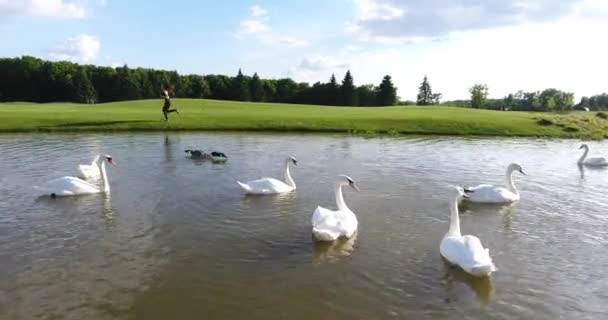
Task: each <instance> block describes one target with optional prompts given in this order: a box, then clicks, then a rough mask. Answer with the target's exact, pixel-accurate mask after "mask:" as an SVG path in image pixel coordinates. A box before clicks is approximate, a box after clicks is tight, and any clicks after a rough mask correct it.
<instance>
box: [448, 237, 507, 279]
mask: <svg viewBox="0 0 608 320" xmlns="http://www.w3.org/2000/svg"><path fill="white" fill-rule="evenodd" d="M440 251H441V255H442V256H443V257H444V258H445V259H446V260H448V261H449V262H450V263H452V264H454V265H457V266H459V267H461V268H462V269H463V270H465V271H467V272H469V273H471V274H473V275H477V276H483V275H487V274H489V273H490V272H493V271H495V270H496V268H495V267H494V263H493V262H492V258H490V251H489V250H488V249H486V248H484V247H483V245H482V244H481V241H480V240H479V238H477V237H475V236H471V235H467V236H463V237H446V238H444V239H443V240H442V241H441V246H440Z"/></svg>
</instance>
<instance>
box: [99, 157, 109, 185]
mask: <svg viewBox="0 0 608 320" xmlns="http://www.w3.org/2000/svg"><path fill="white" fill-rule="evenodd" d="M101 180H102V183H103V192H105V193H110V184H109V183H108V176H107V175H106V163H105V161H102V162H101Z"/></svg>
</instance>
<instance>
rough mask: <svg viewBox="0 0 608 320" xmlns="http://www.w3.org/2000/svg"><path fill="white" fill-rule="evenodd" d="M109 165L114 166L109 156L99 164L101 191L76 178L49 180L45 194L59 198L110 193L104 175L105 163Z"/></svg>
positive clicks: (106, 178) (97, 187)
mask: <svg viewBox="0 0 608 320" xmlns="http://www.w3.org/2000/svg"><path fill="white" fill-rule="evenodd" d="M104 160H105V161H107V162H108V163H109V164H114V162H113V161H112V157H111V156H108V155H106V156H104V158H103V159H102V163H101V180H102V186H103V189H102V188H100V187H99V186H96V185H94V184H92V183H90V182H87V181H84V180H82V179H78V178H76V177H62V178H59V179H55V180H51V181H49V183H48V184H47V188H46V192H47V194H49V195H50V196H51V197H61V196H77V195H83V194H92V193H102V192H103V193H110V184H109V182H108V177H107V175H106V166H105V161H104Z"/></svg>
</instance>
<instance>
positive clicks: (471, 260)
mask: <svg viewBox="0 0 608 320" xmlns="http://www.w3.org/2000/svg"><path fill="white" fill-rule="evenodd" d="M456 191H457V192H458V194H457V195H456V196H455V197H454V200H453V201H452V203H451V206H450V214H451V215H450V229H449V230H448V232H447V233H446V234H445V236H444V237H443V240H441V245H440V246H439V251H440V252H441V256H443V257H444V258H445V259H446V260H447V261H448V262H449V263H450V264H452V265H456V266H458V267H460V268H462V270H464V271H466V272H467V273H469V274H471V275H474V276H477V277H484V276H488V275H490V274H491V273H492V272H494V271H496V267H495V266H494V263H493V262H492V258H490V250H489V249H487V248H484V247H483V245H482V244H481V241H480V240H479V238H477V237H475V236H471V235H466V236H462V235H461V234H460V217H459V216H458V204H459V203H460V201H461V200H462V199H463V198H465V199H466V197H468V196H469V195H470V194H471V193H470V192H469V191H465V190H463V189H462V188H461V187H456ZM465 192H466V194H465ZM473 193H474V192H473Z"/></svg>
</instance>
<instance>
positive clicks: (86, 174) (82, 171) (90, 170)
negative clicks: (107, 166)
mask: <svg viewBox="0 0 608 320" xmlns="http://www.w3.org/2000/svg"><path fill="white" fill-rule="evenodd" d="M78 176H79V177H81V178H85V179H87V178H99V177H100V176H101V173H100V171H99V167H98V166H97V165H88V164H80V165H78Z"/></svg>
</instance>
